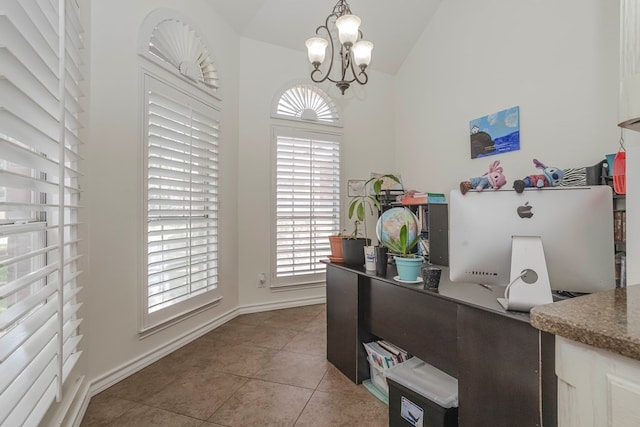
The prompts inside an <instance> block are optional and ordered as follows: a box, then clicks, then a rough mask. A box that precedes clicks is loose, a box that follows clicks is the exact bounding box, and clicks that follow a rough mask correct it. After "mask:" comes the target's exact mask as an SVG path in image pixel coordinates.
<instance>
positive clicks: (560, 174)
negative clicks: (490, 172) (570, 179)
mask: <svg viewBox="0 0 640 427" xmlns="http://www.w3.org/2000/svg"><path fill="white" fill-rule="evenodd" d="M533 164H534V165H536V167H537V168H538V169H542V173H541V174H536V175H529V176H525V177H524V178H522V179H518V180H516V181H514V182H513V188H514V189H515V190H516V192H517V193H522V192H523V191H524V189H525V188H526V187H536V188H542V187H555V186H556V185H558V184H559V183H560V181H562V179H563V178H564V171H563V170H562V169H558V168H556V167H547V166H545V165H543V164H542V163H541V162H539V161H538V160H536V159H533Z"/></svg>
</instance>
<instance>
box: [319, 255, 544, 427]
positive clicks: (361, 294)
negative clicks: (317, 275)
mask: <svg viewBox="0 0 640 427" xmlns="http://www.w3.org/2000/svg"><path fill="white" fill-rule="evenodd" d="M387 273H388V274H387V276H386V277H378V276H375V274H370V273H368V272H365V271H364V269H363V268H353V267H347V266H345V265H342V264H335V263H327V359H328V360H329V362H331V363H332V364H333V365H334V366H336V368H338V369H339V370H340V371H341V372H342V373H343V374H344V375H346V376H347V377H348V378H350V379H351V380H352V381H353V382H355V383H360V382H362V381H363V380H365V379H367V378H369V366H368V364H367V357H366V352H365V350H364V347H363V346H362V343H363V342H369V341H373V340H376V339H384V340H387V341H390V342H392V343H394V344H396V345H398V346H400V347H402V348H404V349H405V350H407V351H408V352H409V353H411V354H413V355H414V356H416V357H418V358H420V359H422V360H424V361H425V362H427V363H429V364H431V365H434V366H436V367H437V368H439V369H441V370H443V371H445V372H447V373H448V374H450V375H452V376H454V377H456V378H457V379H458V393H459V423H460V426H463V427H468V426H478V427H488V426H491V427H500V426H504V427H513V426H518V427H525V426H532V427H533V426H545V427H548V426H555V425H556V424H557V421H556V420H557V415H556V414H557V411H556V407H557V404H556V397H557V391H556V384H557V382H556V377H555V373H554V337H553V335H551V334H548V333H546V332H541V331H538V330H537V329H535V328H533V327H532V326H531V324H530V323H529V315H528V314H525V313H513V312H507V311H505V310H504V309H503V308H502V307H501V306H500V304H499V303H498V302H497V301H496V297H498V296H502V293H503V290H504V288H499V287H494V289H492V290H489V289H485V288H483V287H481V286H478V285H477V284H464V283H463V284H459V283H451V282H450V281H449V279H448V277H449V274H448V270H447V268H446V267H443V273H442V280H441V283H440V289H439V291H438V292H433V291H428V290H424V289H423V288H422V285H421V284H420V285H412V284H403V283H399V282H396V281H394V280H393V276H395V275H396V270H395V267H394V266H391V265H390V266H389V269H388V272H387Z"/></svg>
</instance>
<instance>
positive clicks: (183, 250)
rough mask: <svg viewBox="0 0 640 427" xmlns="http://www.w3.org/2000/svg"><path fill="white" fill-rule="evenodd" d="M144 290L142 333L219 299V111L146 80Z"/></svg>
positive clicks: (148, 78) (179, 92) (185, 94)
mask: <svg viewBox="0 0 640 427" xmlns="http://www.w3.org/2000/svg"><path fill="white" fill-rule="evenodd" d="M145 79H146V94H147V117H148V124H147V132H146V138H147V144H146V148H147V155H146V159H147V165H146V166H147V167H146V171H147V177H146V179H147V253H146V255H147V267H148V268H147V273H148V275H147V287H146V304H147V306H146V316H145V321H144V324H143V329H144V328H149V327H153V326H156V325H158V324H160V323H162V322H164V321H168V320H170V319H173V318H176V317H179V316H182V315H184V314H186V313H188V312H190V311H192V310H194V309H197V308H201V307H203V306H206V305H207V304H210V303H212V302H215V301H217V300H218V299H219V292H217V288H218V140H219V136H220V135H219V112H218V111H217V110H216V109H215V108H213V107H212V106H211V105H208V104H207V103H205V102H203V101H202V100H199V99H196V98H195V97H194V96H192V95H190V94H188V93H185V92H182V91H178V90H177V89H174V88H172V87H170V86H168V85H167V84H164V83H162V82H160V81H159V80H156V79H154V78H152V77H149V76H146V77H145Z"/></svg>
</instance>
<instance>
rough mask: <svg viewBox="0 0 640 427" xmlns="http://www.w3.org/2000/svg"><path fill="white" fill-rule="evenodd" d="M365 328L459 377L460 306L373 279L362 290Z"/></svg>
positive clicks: (427, 294) (424, 293) (430, 295)
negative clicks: (457, 353)
mask: <svg viewBox="0 0 640 427" xmlns="http://www.w3.org/2000/svg"><path fill="white" fill-rule="evenodd" d="M361 302H362V304H363V306H364V310H363V311H362V318H363V329H364V330H367V331H370V332H371V333H372V334H374V335H375V336H377V337H380V338H382V339H385V340H387V341H390V342H392V343H393V344H395V345H397V346H399V347H401V348H404V349H405V350H407V351H408V352H409V353H411V354H413V355H414V356H416V357H418V358H420V359H422V360H423V361H425V362H427V363H429V364H431V365H433V366H435V367H437V368H438V369H440V370H443V371H444V372H446V373H448V374H449V375H451V376H454V377H455V376H456V375H457V372H456V304H455V303H453V302H451V301H447V300H444V299H442V298H438V297H436V296H434V295H432V294H430V293H426V292H416V291H414V290H412V289H407V288H404V287H401V286H395V285H392V284H390V283H387V282H384V281H382V280H377V279H373V278H372V279H371V280H370V286H368V287H367V288H365V289H362V296H361Z"/></svg>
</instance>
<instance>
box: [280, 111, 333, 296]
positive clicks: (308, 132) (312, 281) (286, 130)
mask: <svg viewBox="0 0 640 427" xmlns="http://www.w3.org/2000/svg"><path fill="white" fill-rule="evenodd" d="M288 124H291V125H293V124H297V125H298V126H288ZM301 125H302V126H301ZM285 135H286V137H291V138H303V139H307V138H316V137H317V138H318V139H320V138H324V139H326V140H327V141H332V142H337V143H338V144H339V146H340V160H339V162H340V164H339V171H340V172H342V163H343V158H344V155H343V154H342V152H343V149H342V146H343V134H342V132H340V131H338V130H336V131H334V130H333V129H331V128H329V127H327V126H316V127H312V126H304V125H303V124H302V123H301V122H297V123H295V122H294V121H291V122H289V123H287V125H279V124H273V125H272V126H271V147H270V162H269V167H270V177H271V178H270V179H271V183H270V192H271V193H270V194H271V195H272V197H271V203H270V206H269V236H270V240H271V244H270V246H269V271H270V275H269V278H270V282H269V288H270V290H271V291H272V292H274V291H282V290H292V289H307V288H317V287H319V286H323V285H322V284H321V282H324V280H325V277H326V276H325V275H324V274H322V275H321V273H312V274H309V275H307V276H305V277H302V276H297V277H296V276H292V277H291V278H290V279H289V280H288V281H286V280H285V281H284V283H278V278H277V266H276V263H277V260H276V250H275V247H274V245H275V242H276V241H277V239H276V233H277V226H276V209H277V207H276V197H275V195H276V193H277V189H276V169H277V168H276V159H277V155H278V150H277V140H278V136H285ZM343 181H344V180H343V178H342V176H341V177H340V190H341V192H342V191H343V185H342V182H343ZM343 199H344V197H342V196H341V197H340V201H339V204H340V206H339V209H338V211H339V212H340V214H341V213H342V211H343V209H342V208H343V206H342V204H343ZM339 227H340V229H342V228H341V227H342V219H341V222H340V224H339Z"/></svg>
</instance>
